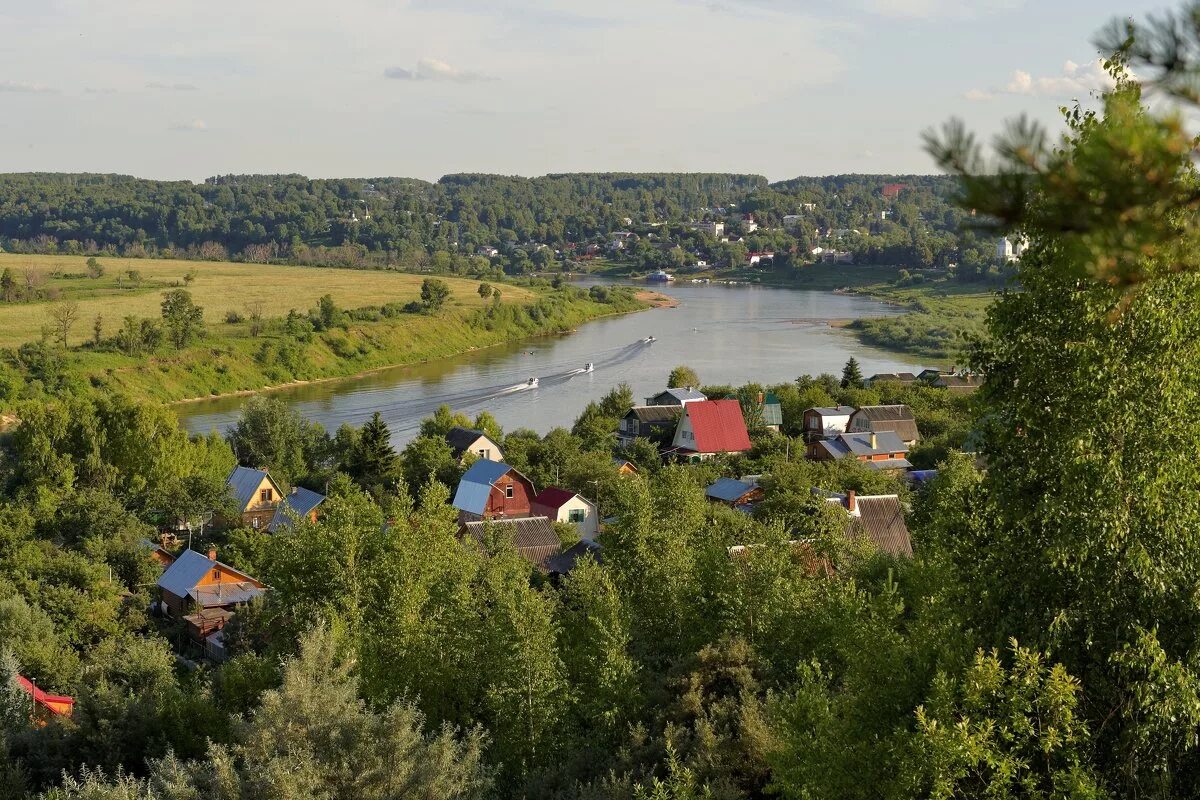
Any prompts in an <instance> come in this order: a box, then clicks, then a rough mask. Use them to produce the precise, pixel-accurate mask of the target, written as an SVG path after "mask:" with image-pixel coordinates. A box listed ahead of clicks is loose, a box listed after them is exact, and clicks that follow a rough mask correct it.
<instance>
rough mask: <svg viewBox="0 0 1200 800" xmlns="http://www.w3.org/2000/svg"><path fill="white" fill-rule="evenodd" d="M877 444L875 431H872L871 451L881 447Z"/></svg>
mask: <svg viewBox="0 0 1200 800" xmlns="http://www.w3.org/2000/svg"><path fill="white" fill-rule="evenodd" d="M876 442H877V440H876V438H875V431H871V449H872V450H874V449H875V448H876V447H878V446H879V445H878V444H877V443H876Z"/></svg>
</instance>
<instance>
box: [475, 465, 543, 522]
mask: <svg viewBox="0 0 1200 800" xmlns="http://www.w3.org/2000/svg"><path fill="white" fill-rule="evenodd" d="M510 485H511V486H512V487H513V496H512V497H508V495H507V492H506V488H505V487H507V486H510ZM533 494H534V492H533V484H531V483H530V482H529V481H528V480H522V479H521V478H520V477H518V476H516V475H514V474H513V473H512V472H509V473H507V474H505V475H503V476H502V477H501V478H500V479H499V480H497V481H496V483H495V484H494V485H493V486H492V491H491V492H489V493H488V500H487V506H486V507H485V508H484V512H483V516H484V518H485V519H493V518H495V517H521V516H528V515H529V510H530V508H531V507H532V505H533Z"/></svg>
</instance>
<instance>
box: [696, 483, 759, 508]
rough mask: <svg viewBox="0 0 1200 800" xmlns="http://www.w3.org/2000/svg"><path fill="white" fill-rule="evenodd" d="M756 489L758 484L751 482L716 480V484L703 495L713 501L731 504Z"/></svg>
mask: <svg viewBox="0 0 1200 800" xmlns="http://www.w3.org/2000/svg"><path fill="white" fill-rule="evenodd" d="M757 488H758V484H757V483H753V482H751V481H739V480H736V479H735V478H718V479H717V482H716V483H714V484H712V485H711V486H709V487H708V488H707V489H705V490H704V494H705V495H707V496H708V497H711V498H712V499H713V500H723V501H725V502H726V503H732V502H734V501H735V500H737V499H738V498H740V497H741V496H742V495H744V494H746V492H750V491H753V490H754V489H757Z"/></svg>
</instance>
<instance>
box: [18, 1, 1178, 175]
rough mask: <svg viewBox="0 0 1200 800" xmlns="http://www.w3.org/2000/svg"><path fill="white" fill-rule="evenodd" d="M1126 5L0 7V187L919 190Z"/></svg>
mask: <svg viewBox="0 0 1200 800" xmlns="http://www.w3.org/2000/svg"><path fill="white" fill-rule="evenodd" d="M1162 8H1163V6H1162V5H1161V4H1151V3H1144V2H1139V0H1122V1H1121V2H1116V1H1115V0H824V2H818V0H604V2H583V1H582V0H556V1H555V2H550V1H549V0H390V1H388V2H385V0H336V1H335V2H330V1H329V0H166V1H165V2H164V0H113V2H110V3H97V2H95V0H0V37H2V38H3V40H4V42H5V46H4V47H3V48H0V172H25V171H53V172H85V171H86V172H117V173H123V174H131V175H137V176H140V177H147V178H159V179H190V180H201V179H203V178H205V177H207V176H210V175H217V174H227V173H283V172H297V173H302V174H305V175H309V176H311V177H378V176H406V177H415V178H424V179H429V180H434V179H437V178H438V177H440V176H441V175H444V174H447V173H452V172H489V173H502V174H519V175H541V174H546V173H549V172H577V171H638V172H648V171H672V172H673V171H688V172H717V171H721V172H726V171H727V172H743V173H755V174H761V175H766V176H767V177H768V178H770V179H771V180H781V179H785V178H790V177H795V176H797V175H828V174H837V173H846V172H859V173H929V172H933V171H935V168H934V165H933V164H932V162H931V161H930V159H929V157H928V156H927V155H926V154H925V153H924V151H923V150H922V146H921V132H922V131H924V130H926V129H928V128H930V127H931V126H936V125H939V124H941V123H942V122H944V121H946V120H947V119H949V118H951V117H958V118H961V119H963V120H965V121H966V123H967V124H968V126H969V127H970V128H972V129H973V130H975V131H977V132H978V133H980V134H981V135H985V136H986V135H990V134H994V133H995V132H996V131H998V130H1000V129H1001V126H1002V124H1003V121H1004V120H1005V119H1011V118H1012V117H1014V116H1017V115H1019V114H1022V113H1027V114H1029V115H1030V116H1032V117H1034V118H1035V119H1040V120H1042V121H1044V122H1046V123H1047V124H1051V125H1057V121H1058V119H1059V114H1058V111H1057V109H1058V108H1059V106H1061V105H1063V104H1064V103H1067V102H1070V101H1071V100H1072V99H1073V98H1087V97H1088V96H1089V94H1090V93H1091V92H1093V91H1094V90H1095V89H1097V88H1098V87H1100V86H1101V85H1102V84H1103V81H1104V76H1103V74H1102V71H1101V70H1100V69H1099V66H1098V62H1097V58H1098V53H1097V51H1096V48H1095V45H1094V44H1093V43H1092V41H1093V39H1094V38H1095V34H1096V32H1097V31H1098V30H1099V29H1101V28H1102V27H1104V26H1105V24H1107V23H1108V22H1110V21H1111V20H1113V19H1115V18H1118V17H1121V16H1135V17H1139V18H1141V17H1144V16H1145V15H1146V14H1147V13H1148V12H1153V11H1160V10H1162Z"/></svg>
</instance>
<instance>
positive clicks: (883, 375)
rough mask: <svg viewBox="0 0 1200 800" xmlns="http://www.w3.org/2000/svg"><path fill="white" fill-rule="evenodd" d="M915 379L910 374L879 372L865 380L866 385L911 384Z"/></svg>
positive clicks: (914, 376) (915, 377)
mask: <svg viewBox="0 0 1200 800" xmlns="http://www.w3.org/2000/svg"><path fill="white" fill-rule="evenodd" d="M916 379H917V376H916V375H913V374H912V373H911V372H880V373H878V374H875V375H872V376H871V377H869V378H867V383H913V382H914V381H916Z"/></svg>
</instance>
